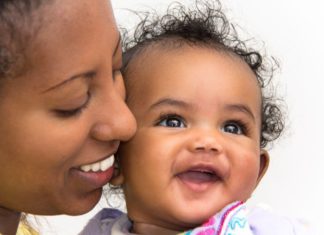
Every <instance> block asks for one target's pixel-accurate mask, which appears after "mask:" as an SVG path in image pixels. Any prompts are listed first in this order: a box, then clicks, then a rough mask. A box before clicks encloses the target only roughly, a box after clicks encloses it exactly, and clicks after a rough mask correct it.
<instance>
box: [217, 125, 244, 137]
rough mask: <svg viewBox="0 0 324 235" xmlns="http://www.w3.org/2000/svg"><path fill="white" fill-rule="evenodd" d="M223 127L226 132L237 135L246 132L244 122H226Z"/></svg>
mask: <svg viewBox="0 0 324 235" xmlns="http://www.w3.org/2000/svg"><path fill="white" fill-rule="evenodd" d="M222 129H223V131H224V132H228V133H231V134H235V135H242V134H244V126H242V124H239V123H235V122H229V123H226V124H225V125H224V127H223V128H222Z"/></svg>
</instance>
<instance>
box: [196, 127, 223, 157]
mask: <svg viewBox="0 0 324 235" xmlns="http://www.w3.org/2000/svg"><path fill="white" fill-rule="evenodd" d="M221 138H222V137H221V135H219V134H218V133H217V130H214V129H213V130H198V131H195V133H194V135H193V137H192V138H191V140H190V151H192V152H212V153H220V152H222V151H223V145H222V140H221Z"/></svg>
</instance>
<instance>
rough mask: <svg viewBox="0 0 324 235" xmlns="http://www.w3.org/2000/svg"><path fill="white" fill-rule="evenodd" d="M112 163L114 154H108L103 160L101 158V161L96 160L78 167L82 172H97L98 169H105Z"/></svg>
mask: <svg viewBox="0 0 324 235" xmlns="http://www.w3.org/2000/svg"><path fill="white" fill-rule="evenodd" d="M113 164H114V155H112V156H110V157H109V158H106V159H105V160H103V161H101V162H96V163H93V164H88V165H83V166H81V167H80V168H81V170H82V171H84V172H89V171H93V172H97V171H99V170H100V171H105V170H107V169H108V168H109V167H111V166H112V165H113Z"/></svg>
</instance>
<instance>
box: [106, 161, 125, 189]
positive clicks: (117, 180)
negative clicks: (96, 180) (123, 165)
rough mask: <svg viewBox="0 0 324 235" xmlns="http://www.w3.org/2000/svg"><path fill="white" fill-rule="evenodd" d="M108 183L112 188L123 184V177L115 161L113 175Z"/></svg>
mask: <svg viewBox="0 0 324 235" xmlns="http://www.w3.org/2000/svg"><path fill="white" fill-rule="evenodd" d="M109 183H110V184H112V185H114V186H121V185H122V184H123V183H124V175H123V173H122V171H121V169H120V165H119V164H118V161H115V163H114V173H113V176H112V178H111V180H110V182H109Z"/></svg>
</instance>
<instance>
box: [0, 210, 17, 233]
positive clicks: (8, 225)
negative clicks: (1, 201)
mask: <svg viewBox="0 0 324 235" xmlns="http://www.w3.org/2000/svg"><path fill="white" fill-rule="evenodd" d="M20 215H21V213H20V212H16V211H12V210H9V209H7V208H4V207H1V206H0V234H6V235H14V234H16V231H17V228H18V225H19V221H20Z"/></svg>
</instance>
